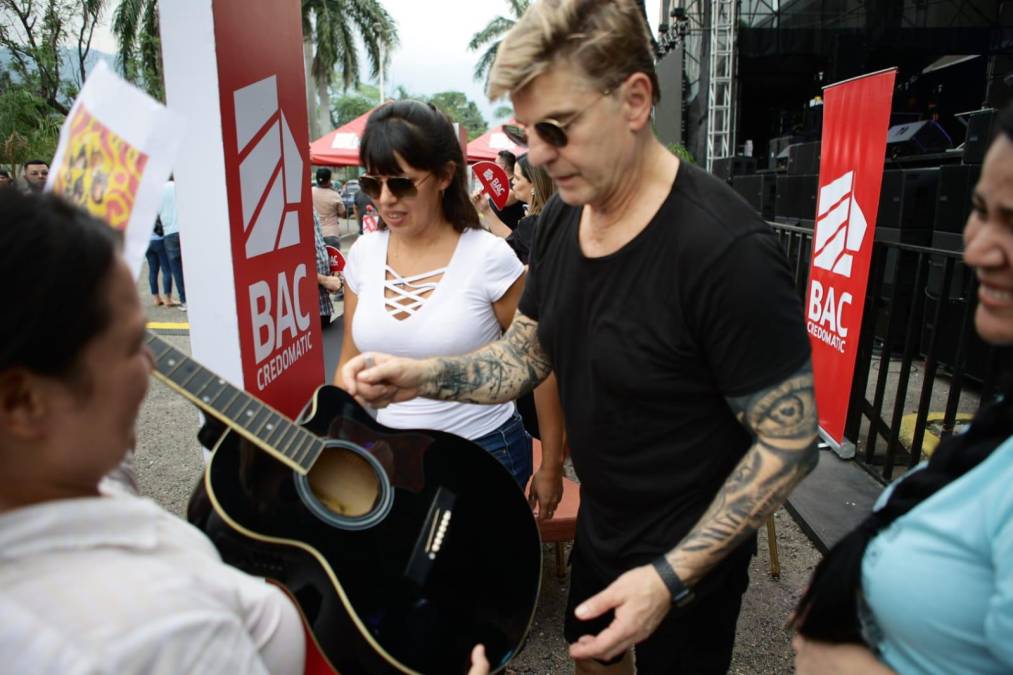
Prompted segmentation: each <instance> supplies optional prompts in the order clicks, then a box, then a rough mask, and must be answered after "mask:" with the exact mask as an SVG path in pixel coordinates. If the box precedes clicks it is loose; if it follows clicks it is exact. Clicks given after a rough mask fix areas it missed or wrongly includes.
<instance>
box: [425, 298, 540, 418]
mask: <svg viewBox="0 0 1013 675" xmlns="http://www.w3.org/2000/svg"><path fill="white" fill-rule="evenodd" d="M537 331H538V322H537V321H534V320H532V319H530V318H528V317H526V316H524V315H523V314H521V313H520V312H517V313H516V314H514V320H513V323H511V324H510V327H509V328H508V329H507V332H506V334H505V335H504V336H503V337H502V338H501V339H499V340H497V341H496V342H493V343H490V344H488V345H486V346H485V347H483V348H481V349H479V350H478V351H475V352H472V353H471V354H468V355H466V356H454V357H444V358H436V359H429V360H428V361H427V362H426V365H427V372H426V376H425V377H424V380H423V381H424V384H423V385H422V387H421V388H420V390H419V395H420V396H425V397H427V398H435V399H440V400H443V401H460V402H464V403H504V402H506V401H513V400H515V399H516V398H518V397H520V396H523V395H524V394H526V393H528V392H529V391H531V390H532V389H534V388H535V387H536V386H537V385H538V383H540V382H541V381H542V380H544V379H545V378H546V377H548V375H549V373H550V372H551V371H552V366H551V364H550V363H549V358H548V356H547V355H546V354H545V352H544V351H543V350H542V346H541V345H540V344H539V342H538V335H537Z"/></svg>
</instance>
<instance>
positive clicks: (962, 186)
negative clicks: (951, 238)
mask: <svg viewBox="0 0 1013 675" xmlns="http://www.w3.org/2000/svg"><path fill="white" fill-rule="evenodd" d="M964 150H965V152H966V151H967V148H966V147H965V148H964ZM980 175H981V165H978V164H953V165H946V166H941V167H939V194H938V196H937V197H936V217H935V220H934V222H933V225H932V229H933V230H934V231H936V232H958V233H959V232H963V230H964V225H965V224H966V223H967V216H968V215H970V213H971V195H972V194H974V186H975V185H977V184H978V177H979V176H980Z"/></svg>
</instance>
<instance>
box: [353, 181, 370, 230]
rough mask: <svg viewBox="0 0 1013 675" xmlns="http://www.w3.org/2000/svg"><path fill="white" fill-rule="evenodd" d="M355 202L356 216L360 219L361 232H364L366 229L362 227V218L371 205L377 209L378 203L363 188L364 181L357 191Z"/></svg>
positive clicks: (360, 183)
mask: <svg viewBox="0 0 1013 675" xmlns="http://www.w3.org/2000/svg"><path fill="white" fill-rule="evenodd" d="M352 199H353V204H354V205H355V217H356V218H357V219H358V221H359V234H360V235H361V234H363V233H364V230H363V227H362V219H363V218H365V217H366V214H367V212H368V211H369V207H373V209H374V210H375V209H376V205H375V204H374V203H373V198H372V197H370V196H369V195H368V194H366V191H365V190H363V189H362V182H361V181H360V182H359V191H358V192H356V193H355V197H353V198H352Z"/></svg>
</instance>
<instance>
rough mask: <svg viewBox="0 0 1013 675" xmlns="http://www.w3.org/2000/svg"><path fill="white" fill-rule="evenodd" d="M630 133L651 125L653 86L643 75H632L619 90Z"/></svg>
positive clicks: (649, 79)
mask: <svg viewBox="0 0 1013 675" xmlns="http://www.w3.org/2000/svg"><path fill="white" fill-rule="evenodd" d="M619 92H620V96H622V104H623V108H624V110H625V112H626V120H627V124H628V125H629V128H630V131H633V132H637V131H640V130H641V129H643V128H644V126H646V125H648V124H650V123H651V110H652V109H653V108H654V85H653V84H651V78H649V77H648V76H647V75H646V74H645V73H633V74H632V75H630V76H629V77H628V78H626V81H625V82H624V83H623V84H622V87H621V88H620V89H619Z"/></svg>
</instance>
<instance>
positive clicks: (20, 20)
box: [0, 0, 104, 115]
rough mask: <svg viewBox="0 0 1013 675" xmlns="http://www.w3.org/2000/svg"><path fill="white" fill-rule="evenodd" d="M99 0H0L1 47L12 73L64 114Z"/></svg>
mask: <svg viewBox="0 0 1013 675" xmlns="http://www.w3.org/2000/svg"><path fill="white" fill-rule="evenodd" d="M103 2H104V0H44V1H39V0H0V49H2V50H4V51H6V53H7V54H8V55H9V56H10V66H9V67H10V69H11V74H12V75H13V76H14V79H16V80H17V81H18V82H19V83H21V85H23V86H24V87H27V89H28V91H30V92H31V93H32V94H34V95H35V96H36V97H37V98H38V99H39V100H41V101H42V102H43V103H45V104H46V105H47V106H49V108H51V109H52V110H54V111H56V112H58V113H61V114H63V115H66V114H67V112H69V109H70V102H71V100H73V97H74V95H75V94H76V93H77V89H78V87H80V85H81V83H82V82H84V77H85V63H86V61H87V59H88V54H89V52H90V51H91V39H92V35H93V34H94V31H95V27H96V25H97V23H98V21H99V18H100V15H101V12H102V6H103ZM71 52H73V55H72V56H73V58H71V59H69V61H68V62H65V61H64V58H63V56H64V54H67V53H71ZM67 66H69V67H67ZM63 71H66V72H63Z"/></svg>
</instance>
